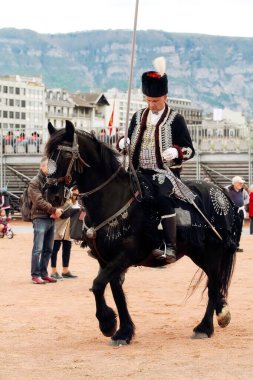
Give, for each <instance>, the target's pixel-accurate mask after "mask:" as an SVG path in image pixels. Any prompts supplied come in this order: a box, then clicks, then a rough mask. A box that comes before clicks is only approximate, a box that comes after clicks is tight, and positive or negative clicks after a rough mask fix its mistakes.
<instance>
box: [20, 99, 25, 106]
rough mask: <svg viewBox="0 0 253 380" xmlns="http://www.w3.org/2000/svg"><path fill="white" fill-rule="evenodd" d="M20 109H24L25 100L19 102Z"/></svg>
mask: <svg viewBox="0 0 253 380" xmlns="http://www.w3.org/2000/svg"><path fill="white" fill-rule="evenodd" d="M21 107H23V108H25V100H21Z"/></svg>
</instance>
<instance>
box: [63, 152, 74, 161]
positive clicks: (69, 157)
mask: <svg viewBox="0 0 253 380" xmlns="http://www.w3.org/2000/svg"><path fill="white" fill-rule="evenodd" d="M62 157H63V158H64V160H70V159H71V158H72V154H71V153H70V152H64V154H63V155H62Z"/></svg>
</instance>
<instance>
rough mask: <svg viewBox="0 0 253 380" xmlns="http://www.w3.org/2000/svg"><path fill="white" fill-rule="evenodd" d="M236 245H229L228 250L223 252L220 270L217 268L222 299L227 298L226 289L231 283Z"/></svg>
mask: <svg viewBox="0 0 253 380" xmlns="http://www.w3.org/2000/svg"><path fill="white" fill-rule="evenodd" d="M236 248H237V246H236V244H235V243H234V244H231V246H229V247H228V248H226V249H225V250H224V251H223V255H222V258H221V263H220V268H219V273H218V276H219V282H220V289H219V290H220V293H221V294H222V296H223V297H224V298H227V295H228V288H229V286H230V283H231V279H232V276H233V272H234V267H235V261H236V255H235V253H236Z"/></svg>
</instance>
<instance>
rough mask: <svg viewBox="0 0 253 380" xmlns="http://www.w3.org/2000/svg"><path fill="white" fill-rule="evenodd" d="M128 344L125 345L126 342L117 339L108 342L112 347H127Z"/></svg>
mask: <svg viewBox="0 0 253 380" xmlns="http://www.w3.org/2000/svg"><path fill="white" fill-rule="evenodd" d="M128 344H129V343H127V341H126V340H123V339H118V340H113V339H111V341H110V342H109V345H110V346H113V347H120V346H127V345H128Z"/></svg>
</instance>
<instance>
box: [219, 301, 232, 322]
mask: <svg viewBox="0 0 253 380" xmlns="http://www.w3.org/2000/svg"><path fill="white" fill-rule="evenodd" d="M230 321H231V314H230V311H229V309H228V306H227V305H226V306H224V307H223V309H222V311H221V313H220V314H218V315H217V322H218V325H219V326H220V327H222V328H224V327H227V325H228V324H229V323H230Z"/></svg>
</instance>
